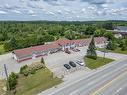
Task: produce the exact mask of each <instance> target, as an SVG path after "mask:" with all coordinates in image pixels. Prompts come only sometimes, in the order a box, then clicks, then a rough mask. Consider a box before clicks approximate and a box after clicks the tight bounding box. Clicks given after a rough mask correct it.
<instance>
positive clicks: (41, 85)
mask: <svg viewBox="0 0 127 95" xmlns="http://www.w3.org/2000/svg"><path fill="white" fill-rule="evenodd" d="M61 82H62V80H60V79H58V78H52V74H51V72H50V71H49V70H48V69H40V70H38V71H37V72H36V73H35V74H33V75H29V76H27V77H24V76H22V77H19V78H18V84H17V86H16V91H17V92H16V95H35V94H37V93H39V92H41V91H43V90H46V89H48V88H51V87H53V86H55V85H57V84H59V83H61Z"/></svg>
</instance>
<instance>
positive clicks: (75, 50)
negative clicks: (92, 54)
mask: <svg viewBox="0 0 127 95" xmlns="http://www.w3.org/2000/svg"><path fill="white" fill-rule="evenodd" d="M72 50H73V51H74V52H79V51H80V50H79V49H72Z"/></svg>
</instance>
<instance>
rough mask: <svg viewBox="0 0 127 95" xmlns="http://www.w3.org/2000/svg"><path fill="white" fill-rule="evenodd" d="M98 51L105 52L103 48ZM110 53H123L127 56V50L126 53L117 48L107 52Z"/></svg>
mask: <svg viewBox="0 0 127 95" xmlns="http://www.w3.org/2000/svg"><path fill="white" fill-rule="evenodd" d="M97 50H99V51H103V50H104V49H103V48H98V49H97ZM106 51H108V52H113V53H121V54H127V50H126V51H122V50H121V49H120V48H117V49H115V50H106Z"/></svg>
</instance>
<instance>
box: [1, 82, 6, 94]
mask: <svg viewBox="0 0 127 95" xmlns="http://www.w3.org/2000/svg"><path fill="white" fill-rule="evenodd" d="M5 86H6V84H5V81H4V80H0V95H5V94H4V93H5V91H4V90H3V88H4V87H5Z"/></svg>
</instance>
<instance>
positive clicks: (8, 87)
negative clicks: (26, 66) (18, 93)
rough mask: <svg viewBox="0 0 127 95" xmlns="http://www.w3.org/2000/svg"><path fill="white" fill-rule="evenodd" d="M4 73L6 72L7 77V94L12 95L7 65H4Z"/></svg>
mask: <svg viewBox="0 0 127 95" xmlns="http://www.w3.org/2000/svg"><path fill="white" fill-rule="evenodd" d="M4 71H5V76H6V80H7V91H8V92H7V94H8V95H10V86H9V82H8V72H7V67H6V64H4Z"/></svg>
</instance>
